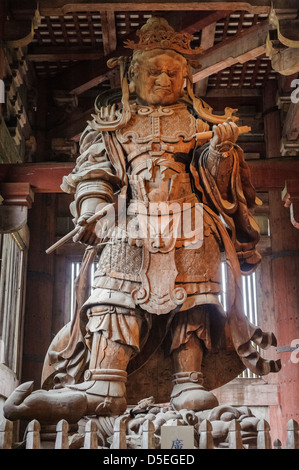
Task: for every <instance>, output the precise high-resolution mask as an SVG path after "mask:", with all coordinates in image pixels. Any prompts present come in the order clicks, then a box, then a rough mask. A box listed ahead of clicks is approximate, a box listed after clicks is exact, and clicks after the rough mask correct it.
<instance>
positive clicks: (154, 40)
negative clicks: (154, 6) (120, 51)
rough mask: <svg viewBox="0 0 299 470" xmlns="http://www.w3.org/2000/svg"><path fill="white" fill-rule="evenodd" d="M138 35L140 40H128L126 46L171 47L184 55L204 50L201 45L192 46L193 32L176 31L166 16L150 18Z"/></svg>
mask: <svg viewBox="0 0 299 470" xmlns="http://www.w3.org/2000/svg"><path fill="white" fill-rule="evenodd" d="M136 35H137V36H138V37H139V42H138V43H136V42H134V41H131V40H127V41H125V42H124V46H125V47H126V48H129V49H133V50H134V51H136V50H141V51H150V50H153V49H171V50H173V51H176V52H179V53H180V54H183V55H185V54H186V55H196V54H201V53H202V52H203V51H202V48H201V47H196V48H194V49H192V48H191V46H190V43H191V41H192V40H193V36H192V35H191V34H188V33H178V32H176V31H175V30H174V29H173V28H172V27H171V26H170V25H169V24H168V22H167V21H166V20H165V18H157V17H152V18H149V19H148V21H147V22H146V24H145V25H143V26H142V27H141V28H140V29H139V30H138V31H137V32H136Z"/></svg>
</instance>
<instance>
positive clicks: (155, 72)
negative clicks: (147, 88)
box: [149, 69, 161, 77]
mask: <svg viewBox="0 0 299 470" xmlns="http://www.w3.org/2000/svg"><path fill="white" fill-rule="evenodd" d="M149 72H150V74H151V75H152V76H153V77H158V76H159V75H161V70H158V69H157V70H150V71H149Z"/></svg>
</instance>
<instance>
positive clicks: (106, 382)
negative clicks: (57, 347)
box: [4, 308, 142, 424]
mask: <svg viewBox="0 0 299 470" xmlns="http://www.w3.org/2000/svg"><path fill="white" fill-rule="evenodd" d="M119 310H120V311H119ZM107 311H109V312H110V313H107ZM124 312H127V314H125V313H124ZM113 316H114V318H112V317H113ZM122 316H123V318H122ZM95 317H97V318H95ZM95 317H94V318H92V315H91V320H90V322H89V329H88V330H89V333H90V334H91V335H92V346H91V361H90V368H89V370H87V371H86V373H85V382H83V383H80V384H76V385H74V386H67V387H64V388H62V389H57V390H49V391H46V390H36V391H34V392H33V391H32V390H33V383H32V382H28V383H26V384H22V385H20V386H19V387H17V388H16V390H15V391H14V392H13V393H12V394H11V396H10V397H9V398H8V399H7V401H6V403H5V406H4V414H5V417H6V418H7V419H9V420H17V419H25V420H31V419H37V420H39V421H40V422H41V423H47V424H52V423H57V422H58V421H59V420H61V419H66V420H67V421H68V422H69V423H75V422H77V421H78V420H79V419H80V418H82V417H83V416H85V415H90V414H98V415H115V416H116V415H119V414H122V413H123V412H124V411H125V410H126V399H125V394H126V388H125V383H126V379H127V372H126V368H127V365H128V362H129V360H130V357H131V355H132V354H133V352H135V353H136V352H138V346H139V344H138V343H139V327H140V325H141V323H142V319H141V318H140V317H137V316H135V315H134V312H131V311H129V310H126V309H112V313H111V308H103V311H102V312H101V311H100V310H99V309H98V311H97V315H95ZM100 317H101V320H103V321H100V322H99V318H100ZM124 317H125V318H124ZM99 323H100V324H99ZM117 325H118V326H117ZM112 326H114V328H112ZM132 332H134V335H135V336H134V337H132V336H133V335H132Z"/></svg>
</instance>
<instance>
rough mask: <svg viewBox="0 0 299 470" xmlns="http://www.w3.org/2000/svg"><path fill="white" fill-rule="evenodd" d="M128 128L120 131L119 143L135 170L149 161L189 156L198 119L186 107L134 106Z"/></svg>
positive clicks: (118, 135) (179, 105)
mask: <svg viewBox="0 0 299 470" xmlns="http://www.w3.org/2000/svg"><path fill="white" fill-rule="evenodd" d="M131 111H132V118H131V120H130V121H129V123H128V125H127V126H126V127H125V128H123V129H120V130H118V131H117V139H118V141H119V142H120V144H121V145H122V147H123V148H124V150H125V153H126V156H127V161H128V163H130V165H131V167H132V169H134V167H135V166H136V165H139V164H140V159H142V160H146V159H149V158H150V159H151V158H157V157H161V156H163V157H164V158H170V159H171V157H172V155H173V154H174V153H185V154H188V153H189V151H190V150H191V149H192V148H193V147H194V142H195V140H194V137H193V135H194V134H195V133H196V119H195V118H194V116H192V115H191V114H190V113H189V112H188V110H187V107H186V106H185V105H184V104H177V105H174V106H165V107H162V106H160V107H158V108H155V107H153V106H137V105H132V110H131Z"/></svg>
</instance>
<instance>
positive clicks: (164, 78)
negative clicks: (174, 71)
mask: <svg viewBox="0 0 299 470" xmlns="http://www.w3.org/2000/svg"><path fill="white" fill-rule="evenodd" d="M156 84H157V85H160V86H169V85H170V79H169V77H168V75H167V73H165V72H162V73H161V74H160V75H159V77H157V80H156Z"/></svg>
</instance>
